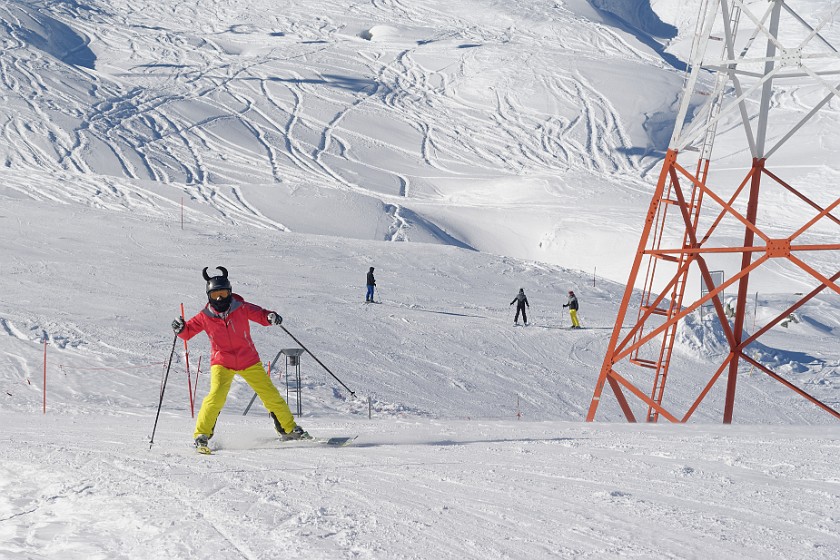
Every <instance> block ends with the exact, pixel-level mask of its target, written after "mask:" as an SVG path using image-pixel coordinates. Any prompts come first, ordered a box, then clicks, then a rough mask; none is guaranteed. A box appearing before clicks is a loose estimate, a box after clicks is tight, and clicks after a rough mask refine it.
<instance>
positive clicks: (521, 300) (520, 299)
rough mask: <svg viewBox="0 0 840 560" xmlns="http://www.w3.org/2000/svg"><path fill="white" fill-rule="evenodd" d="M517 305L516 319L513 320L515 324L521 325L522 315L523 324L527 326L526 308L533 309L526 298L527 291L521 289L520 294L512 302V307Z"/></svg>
mask: <svg viewBox="0 0 840 560" xmlns="http://www.w3.org/2000/svg"><path fill="white" fill-rule="evenodd" d="M514 303H515V304H516V317H514V318H513V324H514V325H518V324H519V314H520V313H522V322H523V323H525V324H526V325H527V324H528V316H527V315H526V314H525V307H526V306H527V307H531V304H529V303H528V298H527V297H526V296H525V289H524V288H519V293H518V294H516V297H515V298H513V301H512V302H510V304H511V305H513V304H514Z"/></svg>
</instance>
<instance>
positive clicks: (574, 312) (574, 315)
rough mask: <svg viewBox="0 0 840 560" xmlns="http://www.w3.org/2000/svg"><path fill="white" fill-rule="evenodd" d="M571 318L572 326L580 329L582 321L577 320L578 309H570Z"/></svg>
mask: <svg viewBox="0 0 840 560" xmlns="http://www.w3.org/2000/svg"><path fill="white" fill-rule="evenodd" d="M569 316H570V317H571V318H572V326H573V327H579V326H580V321H578V318H577V309H569Z"/></svg>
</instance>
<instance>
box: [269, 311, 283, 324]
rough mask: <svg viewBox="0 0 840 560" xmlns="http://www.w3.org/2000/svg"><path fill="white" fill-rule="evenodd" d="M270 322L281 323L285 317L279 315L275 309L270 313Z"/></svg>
mask: <svg viewBox="0 0 840 560" xmlns="http://www.w3.org/2000/svg"><path fill="white" fill-rule="evenodd" d="M268 322H269V323H271V324H272V325H279V324H281V323H282V322H283V317H281V316H280V315H278V314H277V313H275V312H274V311H271V312H270V313H269V314H268Z"/></svg>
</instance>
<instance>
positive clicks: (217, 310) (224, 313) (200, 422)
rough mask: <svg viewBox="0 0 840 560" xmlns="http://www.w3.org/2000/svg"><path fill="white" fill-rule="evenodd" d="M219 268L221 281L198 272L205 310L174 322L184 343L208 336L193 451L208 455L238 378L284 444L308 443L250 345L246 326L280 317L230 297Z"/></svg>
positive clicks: (276, 320) (224, 274)
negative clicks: (205, 386)
mask: <svg viewBox="0 0 840 560" xmlns="http://www.w3.org/2000/svg"><path fill="white" fill-rule="evenodd" d="M217 268H218V269H219V270H221V271H222V275H221V276H213V277H210V276H208V275H207V268H205V269H204V270H203V271H202V274H203V276H204V279H205V280H206V281H207V290H206V291H207V300H208V303H207V304H206V305H205V306H204V309H203V310H202V311H201V312H200V313H198V314H197V315H196V316H195V317H193V318H192V319H190V320H189V321H187V322H186V323H185V322H184V318H183V317H178V318H177V319H175V320H174V321H172V330H173V331H175V334H176V335H178V336H179V337H180V338H182V339H184V340H189V339H191V338H192V337H194V336H195V335H197V334H198V333H200V332H201V331H204V332H206V333H207V336H208V337H210V392H209V393H207V396H206V397H205V398H204V401H203V402H202V403H201V410H199V412H198V418H197V419H196V422H195V433H194V434H193V437H194V438H195V446H196V447H197V448H198V450H199V451H201V452H203V453H210V449H209V448H208V447H207V443H208V441H209V440H210V438H212V437H213V432H214V430H215V428H216V420H217V419H218V417H219V413H221V411H222V408H223V407H224V405H225V401H226V400H227V395H228V391H229V390H230V385H231V383H232V382H233V378H234V376H235V375H237V374H238V375H241V376H242V377H243V378H244V379H245V381H246V382H247V383H248V385H250V386H251V388H252V389H253V390H254V391H255V392H256V393H257V395H259V397H260V400H262V403H263V405H264V406H265V408H266V409H267V410H268V411H269V413H270V416H271V418H272V419H273V420H274V429H275V430H276V431H277V434H278V435H279V436H280V437H281V438H282V439H309V438H310V436H309V434H308V433H306V432H305V431H304V430H303V428H301V427H300V426H298V425H297V424H296V423H295V419H294V417H293V416H292V412H291V411H290V410H289V405H288V404H286V401H284V400H283V397H281V396H280V393H279V392H278V391H277V387H275V386H274V383H272V382H271V378H270V377H269V376H268V374H267V373H266V371H265V369H264V368H263V365H262V361H261V360H260V356H259V354H258V353H257V349H256V347H255V346H254V342H253V341H252V340H251V327H250V321H253V322H255V323H259V324H260V325H263V326H269V325H279V324H281V323H282V322H283V318H282V317H280V315H279V314H277V313H276V312H274V311H268V310H266V309H263V308H262V307H259V306H257V305H254V304H253V303H248V302H246V301H245V300H244V299H242V297H241V296H240V295H239V294H234V293H233V292H232V288H231V285H230V281H229V280H228V271H227V269H225V268H224V267H221V266H219V267H217Z"/></svg>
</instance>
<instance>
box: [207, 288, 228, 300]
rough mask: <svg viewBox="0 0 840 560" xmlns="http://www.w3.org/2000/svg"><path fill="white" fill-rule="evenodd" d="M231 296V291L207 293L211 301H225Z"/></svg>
mask: <svg viewBox="0 0 840 560" xmlns="http://www.w3.org/2000/svg"><path fill="white" fill-rule="evenodd" d="M229 295H230V290H213V291H211V292H207V296H208V297H209V298H210V299H225V298H226V297H228V296H229Z"/></svg>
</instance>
